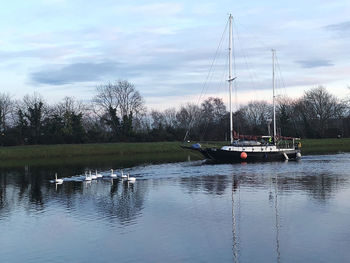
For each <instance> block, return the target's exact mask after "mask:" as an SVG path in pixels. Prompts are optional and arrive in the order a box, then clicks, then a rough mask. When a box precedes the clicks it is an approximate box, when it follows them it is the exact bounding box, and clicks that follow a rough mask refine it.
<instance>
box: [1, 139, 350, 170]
mask: <svg viewBox="0 0 350 263" xmlns="http://www.w3.org/2000/svg"><path fill="white" fill-rule="evenodd" d="M220 144H221V145H222V143H218V145H220ZM179 145H180V142H148V143H103V144H63V145H28V146H14V147H0V165H1V163H4V162H6V163H9V162H13V163H18V162H26V161H28V160H31V161H34V160H35V161H37V162H41V161H42V160H43V159H45V160H51V161H53V162H56V160H65V161H69V160H73V159H76V160H81V161H83V160H86V159H101V160H103V159H105V158H115V159H125V160H126V159H140V158H141V159H143V160H147V159H150V160H154V159H155V158H154V157H156V158H161V159H164V158H162V157H163V156H166V155H169V156H173V157H174V156H177V158H175V160H181V159H183V158H184V156H186V155H188V154H191V155H193V156H194V158H197V159H198V158H200V156H199V155H198V154H197V155H196V154H195V153H193V152H191V151H186V150H184V149H182V148H180V147H179ZM338 152H350V138H343V139H305V140H302V154H303V155H310V154H331V153H338ZM173 157H172V159H173Z"/></svg>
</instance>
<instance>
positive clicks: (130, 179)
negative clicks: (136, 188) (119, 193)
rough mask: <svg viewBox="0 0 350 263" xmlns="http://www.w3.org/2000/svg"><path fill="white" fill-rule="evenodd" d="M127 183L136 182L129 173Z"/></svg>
mask: <svg viewBox="0 0 350 263" xmlns="http://www.w3.org/2000/svg"><path fill="white" fill-rule="evenodd" d="M127 178H128V182H135V181H136V178H135V177H130V175H129V173H128V176H127Z"/></svg>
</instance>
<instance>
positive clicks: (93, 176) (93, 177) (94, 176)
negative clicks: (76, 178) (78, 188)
mask: <svg viewBox="0 0 350 263" xmlns="http://www.w3.org/2000/svg"><path fill="white" fill-rule="evenodd" d="M90 177H91V179H92V180H96V179H97V176H96V175H92V174H91V171H90Z"/></svg>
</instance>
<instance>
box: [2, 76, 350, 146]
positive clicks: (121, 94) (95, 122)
mask: <svg viewBox="0 0 350 263" xmlns="http://www.w3.org/2000/svg"><path fill="white" fill-rule="evenodd" d="M233 117H234V118H233V119H234V130H235V131H236V132H238V133H240V134H247V135H266V134H268V133H269V132H270V130H272V129H271V120H272V105H271V104H269V103H267V102H266V101H251V102H249V103H248V104H247V105H243V106H241V107H240V108H239V109H238V110H237V111H236V112H234V113H233ZM276 122H277V131H278V134H281V135H283V136H293V137H302V138H325V137H336V136H346V137H348V136H349V135H350V111H349V105H348V103H347V101H342V100H340V99H339V98H337V97H336V96H334V95H332V94H330V93H329V92H328V91H327V90H326V89H325V88H324V87H316V88H314V89H311V90H310V91H307V92H305V93H304V95H303V96H302V97H301V98H298V99H291V98H288V97H278V98H277V106H276ZM185 134H187V135H188V136H187V139H189V140H199V141H213V140H221V141H222V140H227V139H229V137H230V136H229V113H228V112H227V109H226V106H225V104H224V103H223V101H222V99H221V98H217V97H211V98H208V99H207V100H205V101H204V102H202V103H201V104H200V105H196V104H193V103H187V104H185V105H182V106H181V107H180V108H178V109H176V108H168V109H166V110H163V111H159V110H147V109H146V107H145V102H144V99H143V98H142V96H141V94H140V93H139V92H138V91H137V90H136V88H135V86H134V85H133V84H132V83H130V82H128V81H126V80H119V81H117V82H115V83H107V84H103V85H100V86H98V87H96V93H95V96H94V97H93V98H92V100H91V101H90V102H89V103H83V102H81V101H79V100H77V99H75V98H72V97H66V98H64V99H63V100H62V101H60V102H58V103H55V104H51V105H50V104H49V103H47V102H46V101H45V99H44V98H43V97H42V96H41V95H40V94H38V93H34V94H32V95H26V96H24V97H23V98H22V99H21V100H14V99H12V98H11V96H10V95H9V94H7V93H0V142H1V145H2V146H10V145H26V144H63V143H68V144H69V143H100V142H124V141H131V142H133V141H181V140H183V139H184V136H185Z"/></svg>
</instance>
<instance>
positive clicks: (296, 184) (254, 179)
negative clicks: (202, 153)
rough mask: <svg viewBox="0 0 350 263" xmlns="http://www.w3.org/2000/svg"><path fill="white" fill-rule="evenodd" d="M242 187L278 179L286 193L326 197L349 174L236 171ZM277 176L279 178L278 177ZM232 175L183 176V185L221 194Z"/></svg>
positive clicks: (261, 186)
mask: <svg viewBox="0 0 350 263" xmlns="http://www.w3.org/2000/svg"><path fill="white" fill-rule="evenodd" d="M233 175H234V176H235V178H236V179H237V182H239V184H240V185H241V187H242V186H243V187H244V186H245V187H257V188H268V187H269V186H270V184H271V182H272V183H275V180H278V182H277V186H278V190H279V191H280V192H281V193H283V192H285V193H287V192H292V191H305V192H306V193H307V194H309V195H310V196H312V197H313V198H315V199H317V200H320V201H325V200H327V199H329V198H331V197H332V196H333V195H334V194H335V193H336V192H337V191H338V190H339V189H340V188H341V187H342V186H343V185H344V184H345V183H347V182H348V179H347V178H346V177H343V176H341V175H337V174H320V173H315V174H300V173H298V174H296V175H290V174H288V175H286V174H283V173H281V174H277V177H276V175H275V174H271V175H268V174H259V173H256V174H253V173H251V174H234V173H233ZM276 178H277V179H276ZM228 180H231V178H230V177H228V176H225V175H211V176H209V175H208V176H193V177H186V178H181V179H180V181H181V186H182V187H184V188H185V189H186V190H187V191H188V192H189V193H194V192H205V193H208V194H214V195H222V194H223V193H224V191H225V189H226V187H227V186H228Z"/></svg>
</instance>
